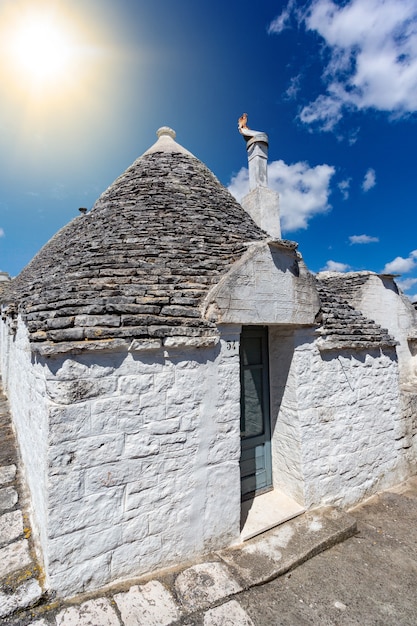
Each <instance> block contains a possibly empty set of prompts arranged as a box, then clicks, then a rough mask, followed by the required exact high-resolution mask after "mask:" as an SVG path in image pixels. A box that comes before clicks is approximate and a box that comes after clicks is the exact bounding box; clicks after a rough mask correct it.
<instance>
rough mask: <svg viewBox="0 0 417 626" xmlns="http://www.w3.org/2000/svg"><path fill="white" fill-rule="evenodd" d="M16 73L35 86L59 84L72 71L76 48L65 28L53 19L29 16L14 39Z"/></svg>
mask: <svg viewBox="0 0 417 626" xmlns="http://www.w3.org/2000/svg"><path fill="white" fill-rule="evenodd" d="M10 52H11V55H12V58H13V59H14V61H15V63H16V71H22V72H23V73H24V74H25V78H26V79H27V80H30V81H31V82H35V83H38V84H39V83H44V82H45V81H48V80H54V81H55V80H57V79H58V78H59V77H60V75H62V74H63V73H64V72H65V71H69V70H70V66H71V61H72V60H74V54H75V46H74V44H73V42H72V41H71V38H70V36H69V34H68V33H67V32H66V30H65V28H64V26H63V24H59V23H58V22H57V21H56V20H53V19H51V18H50V17H49V16H47V15H46V16H32V17H31V16H28V17H27V18H26V20H25V21H24V22H22V23H21V24H20V25H19V27H18V28H17V30H16V32H15V33H14V35H12V36H11V41H10Z"/></svg>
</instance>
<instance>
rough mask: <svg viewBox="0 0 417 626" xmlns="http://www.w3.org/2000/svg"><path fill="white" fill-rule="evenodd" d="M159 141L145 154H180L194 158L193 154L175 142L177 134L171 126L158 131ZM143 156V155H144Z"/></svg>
mask: <svg viewBox="0 0 417 626" xmlns="http://www.w3.org/2000/svg"><path fill="white" fill-rule="evenodd" d="M156 134H157V137H158V141H156V142H155V143H154V144H153V145H152V146H151V147H150V148H148V150H146V152H144V154H152V153H153V152H179V153H181V154H188V155H189V156H194V155H193V154H192V153H191V152H189V151H188V150H186V149H185V148H183V147H182V146H180V144H179V143H177V142H176V141H174V140H175V137H176V135H177V134H176V132H175V130H173V129H172V128H169V126H161V128H158V130H157V131H156ZM142 156H143V155H142Z"/></svg>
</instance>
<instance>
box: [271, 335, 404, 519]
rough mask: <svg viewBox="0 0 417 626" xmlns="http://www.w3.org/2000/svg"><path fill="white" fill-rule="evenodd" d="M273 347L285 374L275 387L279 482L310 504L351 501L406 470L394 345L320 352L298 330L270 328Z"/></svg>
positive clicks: (275, 368) (273, 358)
mask: <svg viewBox="0 0 417 626" xmlns="http://www.w3.org/2000/svg"><path fill="white" fill-rule="evenodd" d="M291 339H292V342H293V355H292V358H291ZM274 344H280V347H277V346H276V345H274ZM270 354H271V371H272V372H274V371H275V372H277V371H279V368H280V367H281V369H282V371H281V377H282V379H284V378H285V377H286V381H287V382H286V385H285V390H284V393H283V394H282V388H283V384H284V383H283V382H282V383H281V386H280V387H281V388H279V387H277V386H275V387H274V388H273V393H274V394H276V398H277V399H276V400H275V403H274V401H273V403H272V405H273V407H274V411H275V415H273V451H274V457H275V458H274V461H273V463H274V466H273V467H274V472H275V474H274V484H276V485H277V486H279V487H280V488H283V489H284V490H285V491H286V492H287V493H289V494H290V495H292V496H293V497H294V498H295V499H297V500H298V501H299V502H300V503H302V504H304V505H305V506H306V507H311V506H317V505H319V504H330V503H332V504H339V505H343V506H347V505H350V504H353V503H355V502H358V501H359V500H361V499H362V498H364V497H366V496H368V495H370V494H371V493H373V492H374V491H376V490H377V489H378V488H384V487H386V486H388V485H392V484H395V483H397V482H400V481H401V480H402V479H403V478H404V477H405V476H406V475H408V471H409V467H408V464H407V453H406V451H407V450H408V448H409V445H410V442H409V438H408V437H407V432H406V431H407V429H406V423H405V421H404V418H403V416H402V413H401V410H400V394H399V384H398V365H397V361H396V355H395V351H394V350H392V351H386V352H385V353H382V352H381V351H375V352H373V353H365V352H359V351H358V352H355V351H352V352H343V353H337V352H329V353H320V352H319V351H318V349H317V347H316V345H315V342H314V339H313V331H312V330H308V329H306V330H302V329H300V330H297V331H295V332H294V334H293V338H291V333H290V332H288V331H287V332H284V333H282V332H280V331H279V330H275V331H274V332H273V333H271V350H270ZM281 394H282V400H281V402H280V407H279V412H278V414H277V409H278V403H279V402H278V401H279V400H280V395H281Z"/></svg>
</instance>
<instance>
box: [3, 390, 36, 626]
mask: <svg viewBox="0 0 417 626" xmlns="http://www.w3.org/2000/svg"><path fill="white" fill-rule="evenodd" d="M25 497H26V494H25V489H24V487H23V484H22V480H21V476H20V474H19V471H18V454H17V447H16V440H15V437H14V433H13V430H12V427H11V422H10V414H9V407H8V403H7V399H6V397H5V396H4V394H3V393H2V391H1V388H0V618H2V617H5V616H7V615H10V614H11V613H12V612H14V611H16V610H18V609H21V608H25V607H27V606H31V605H32V604H34V603H36V602H37V601H38V600H39V599H40V598H41V596H42V588H41V585H40V583H39V580H38V576H39V572H40V568H39V566H38V564H37V560H36V555H35V551H34V546H33V544H32V539H31V529H30V526H29V521H28V515H27V507H26V501H25Z"/></svg>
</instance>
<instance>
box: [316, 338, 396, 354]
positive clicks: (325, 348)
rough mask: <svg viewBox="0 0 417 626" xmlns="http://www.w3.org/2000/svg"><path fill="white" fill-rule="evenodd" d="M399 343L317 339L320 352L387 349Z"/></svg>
mask: <svg viewBox="0 0 417 626" xmlns="http://www.w3.org/2000/svg"><path fill="white" fill-rule="evenodd" d="M396 345H398V341H396V342H391V343H388V342H381V341H352V342H344V341H329V340H326V339H325V340H323V339H318V340H317V348H318V349H319V351H320V352H331V351H332V350H356V351H361V350H370V349H373V350H379V349H381V350H385V349H387V348H390V349H392V348H395V346H396Z"/></svg>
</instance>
